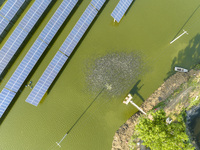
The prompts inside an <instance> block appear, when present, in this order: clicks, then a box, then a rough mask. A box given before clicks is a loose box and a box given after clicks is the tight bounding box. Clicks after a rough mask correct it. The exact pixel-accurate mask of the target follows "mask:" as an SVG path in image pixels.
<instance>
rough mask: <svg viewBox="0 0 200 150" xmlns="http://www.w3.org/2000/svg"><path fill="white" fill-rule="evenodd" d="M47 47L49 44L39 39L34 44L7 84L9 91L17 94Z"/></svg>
mask: <svg viewBox="0 0 200 150" xmlns="http://www.w3.org/2000/svg"><path fill="white" fill-rule="evenodd" d="M46 47H47V44H46V43H44V42H42V41H41V40H39V39H37V40H36V41H35V42H34V44H33V45H32V47H31V48H30V50H29V51H28V53H27V54H26V56H25V57H24V59H23V60H22V61H21V63H20V64H19V66H18V67H17V69H16V70H15V72H14V73H13V75H12V76H11V78H10V79H9V81H8V82H7V84H6V86H5V87H6V88H7V89H10V90H12V91H14V92H16V93H17V91H18V90H19V88H20V87H21V86H22V84H23V83H24V81H25V79H26V78H27V76H28V75H29V73H30V72H31V70H32V69H33V67H34V66H35V64H36V63H37V61H38V59H39V58H40V56H41V55H42V53H43V52H44V50H45V49H46Z"/></svg>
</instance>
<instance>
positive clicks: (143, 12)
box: [0, 0, 200, 150]
mask: <svg viewBox="0 0 200 150" xmlns="http://www.w3.org/2000/svg"><path fill="white" fill-rule="evenodd" d="M61 2H62V1H61V0H58V1H56V3H55V4H54V6H53V7H52V8H51V10H50V11H49V12H48V14H47V15H46V17H45V18H44V19H43V21H42V22H41V23H40V25H39V26H38V28H37V30H36V31H35V32H34V33H33V34H32V37H31V38H30V40H29V41H28V42H27V44H26V45H25V47H24V48H23V49H22V50H21V52H20V53H19V55H18V57H16V60H15V61H14V63H13V65H12V66H11V67H10V68H9V70H8V72H7V74H6V76H5V77H4V78H3V80H2V81H1V83H0V90H2V89H3V87H4V86H5V84H6V83H7V81H8V80H9V78H10V77H11V75H12V74H13V72H14V71H15V69H16V68H17V66H18V65H19V63H20V62H21V60H22V59H23V57H24V56H25V54H26V53H27V52H28V50H29V49H30V47H31V46H32V44H33V43H34V41H35V40H36V38H37V37H38V35H39V34H40V32H41V31H42V30H43V28H44V26H45V25H46V24H47V22H48V20H49V19H50V18H51V16H52V15H53V14H54V12H55V11H56V9H57V8H58V7H59V5H60V3H61ZM89 3H90V0H83V1H81V2H80V3H79V4H78V5H77V8H76V10H75V11H74V12H73V13H72V14H71V16H70V18H68V20H67V21H66V22H65V25H64V26H63V27H62V29H61V30H60V32H59V34H58V35H57V36H56V38H55V40H54V41H53V42H52V43H51V44H50V45H51V46H50V48H48V49H47V50H46V52H45V54H44V56H43V57H42V59H41V60H40V61H39V64H38V65H37V66H36V67H35V68H34V71H33V72H32V73H31V75H30V76H29V77H28V79H27V81H26V82H27V83H28V82H29V81H32V82H33V85H35V84H36V82H37V81H38V79H39V78H40V76H41V75H42V73H43V71H44V70H45V68H46V67H47V66H48V64H49V63H50V61H51V60H52V58H53V56H54V55H55V54H56V52H57V51H58V49H59V47H60V46H61V45H62V43H63V42H64V40H65V39H66V37H67V36H68V34H69V33H70V31H71V30H72V28H73V26H74V25H75V24H76V22H77V21H78V19H79V18H80V16H81V15H82V13H83V12H84V10H85V9H86V7H87V6H88V4H89ZM117 3H118V1H115V0H110V1H107V3H106V4H105V5H104V7H103V9H102V10H101V12H100V13H99V14H98V15H97V18H96V19H95V21H94V22H93V23H92V25H91V27H90V28H89V30H88V31H87V33H86V34H85V36H84V38H83V39H82V40H81V42H80V43H79V44H78V46H77V48H76V49H75V51H74V53H73V55H72V56H71V57H70V59H68V61H67V63H66V65H65V66H64V67H63V69H62V71H61V72H60V74H59V75H58V77H57V78H56V80H55V82H54V83H53V84H52V86H51V88H50V89H49V91H48V92H47V94H46V95H45V97H44V98H43V100H42V101H41V103H40V104H39V105H38V107H34V106H32V105H30V104H28V103H26V102H25V99H26V98H27V96H28V95H29V94H30V92H31V89H30V88H29V87H26V88H23V89H22V90H21V91H20V92H19V94H18V97H17V98H16V100H15V103H14V105H13V106H12V107H11V109H10V111H9V112H8V114H7V116H6V117H5V119H4V120H3V121H2V123H1V125H0V135H1V136H0V149H2V150H48V149H53V150H54V149H64V150H65V149H66V150H110V149H111V146H112V140H113V136H114V134H115V131H116V130H117V129H118V128H119V127H120V126H121V125H122V124H123V123H124V122H125V121H126V120H127V119H128V118H129V117H130V116H131V115H133V114H134V113H135V112H136V111H137V110H136V109H135V108H134V107H133V106H131V105H128V106H126V105H124V104H123V103H122V101H123V100H124V98H125V97H126V96H127V94H128V93H129V91H131V90H132V88H134V86H135V84H136V83H138V85H137V86H138V88H136V89H137V90H138V91H135V92H137V93H139V95H140V96H138V95H137V94H135V95H134V96H133V101H134V102H135V103H137V104H138V105H140V104H142V102H143V100H145V99H147V98H148V97H149V96H150V95H151V94H152V93H153V92H154V90H156V89H157V88H158V87H159V86H160V85H161V84H162V83H163V81H164V80H165V79H166V78H168V77H169V75H171V74H172V73H173V68H174V66H180V67H184V68H187V69H191V68H192V67H193V66H194V65H195V64H196V63H199V60H200V58H199V53H200V46H199V41H200V34H199V31H200V21H199V19H198V16H199V14H200V8H199V5H200V2H199V0H191V1H187V0H176V1H174V0H162V1H160V0H148V1H147V0H140V1H139V0H135V1H134V3H133V4H132V5H131V7H130V8H129V10H128V11H127V13H126V15H125V16H124V17H123V18H122V20H121V22H120V23H119V24H118V23H114V22H113V18H112V17H111V16H110V14H111V13H112V11H113V10H114V8H115V6H116V5H117ZM32 4H33V1H32V2H31V3H30V4H29V6H28V7H27V8H26V10H25V11H24V12H23V14H22V15H21V16H20V18H19V19H18V21H17V22H16V23H15V25H14V26H13V27H12V29H11V30H10V31H9V33H8V34H7V36H6V37H5V39H4V40H3V42H2V43H1V45H0V47H2V46H3V44H4V43H5V42H6V40H7V39H8V37H9V36H10V35H11V33H12V31H13V30H14V29H15V27H16V26H17V24H18V23H19V21H20V20H21V19H22V17H23V16H24V15H25V13H26V12H27V11H28V8H30V6H31V5H32ZM183 29H184V30H186V31H187V32H188V33H189V34H188V35H184V36H182V37H181V38H180V39H178V40H177V41H176V42H174V43H173V44H171V45H170V44H169V43H170V41H172V40H173V39H174V38H175V36H176V37H177V36H178V35H180V34H181V33H182V32H183ZM117 54H119V55H121V54H126V55H127V57H125V56H124V55H123V56H124V57H123V58H125V59H126V58H129V57H128V56H129V54H130V55H132V54H133V55H134V56H137V55H138V56H139V57H140V58H141V59H140V60H141V62H142V63H140V64H141V65H140V69H141V70H142V71H140V70H139V71H137V72H139V73H135V74H137V76H134V75H133V78H134V77H135V78H136V80H132V81H134V82H130V83H129V82H124V84H123V82H122V81H121V82H120V84H119V85H122V86H123V87H128V88H123V90H122V92H121V93H120V94H115V93H114V94H109V91H108V90H107V89H105V90H102V88H103V87H102V86H96V89H95V90H88V89H90V88H91V87H89V86H90V85H92V86H94V85H93V84H90V85H88V79H89V78H88V76H91V75H92V73H93V71H94V66H95V63H96V62H97V61H98V60H100V59H102V58H108V56H109V57H110V56H117ZM119 60H121V59H119ZM111 62H112V61H111ZM119 62H121V61H119ZM127 62H128V61H127ZM90 66H93V67H90ZM111 66H112V65H111ZM132 66H133V68H134V64H133V65H132ZM115 67H116V66H115ZM119 68H120V67H119ZM90 69H91V70H90ZM106 70H107V71H109V68H107V69H106ZM110 71H111V72H112V67H110ZM108 74H109V72H108ZM103 79H104V78H103ZM138 81H139V82H138ZM115 82H119V81H114V80H112V83H109V84H111V87H112V85H114V83H115ZM99 84H102V83H99ZM103 84H104V82H103ZM101 91H102V92H101ZM118 93H119V92H118ZM95 98H96V100H95V101H94V103H93V104H92V105H91V106H90V107H89V109H88V110H87V111H86V112H85V114H84V115H83V116H82V117H81V119H80V120H79V121H78V122H77V123H76V125H75V126H74V127H73V128H72V130H71V131H70V133H69V134H68V135H67V136H66V138H65V139H64V140H63V141H62V143H61V144H60V145H61V146H62V147H61V148H59V147H58V146H57V144H56V142H59V141H60V140H61V139H62V137H63V136H64V135H65V134H66V132H67V131H69V130H70V128H71V127H72V126H73V125H74V123H75V122H76V121H77V119H79V117H80V116H81V115H82V114H83V112H84V111H85V110H86V109H87V108H88V106H89V105H90V104H91V103H92V102H93V100H94V99H95Z"/></svg>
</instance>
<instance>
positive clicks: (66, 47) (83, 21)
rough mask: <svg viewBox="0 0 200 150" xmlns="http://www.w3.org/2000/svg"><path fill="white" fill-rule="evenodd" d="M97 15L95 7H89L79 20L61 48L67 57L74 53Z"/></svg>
mask: <svg viewBox="0 0 200 150" xmlns="http://www.w3.org/2000/svg"><path fill="white" fill-rule="evenodd" d="M97 13H98V11H97V10H96V9H95V8H94V7H92V5H89V6H88V7H87V9H86V10H85V12H84V13H83V15H82V16H81V18H80V19H79V20H78V22H77V23H76V25H75V26H74V28H73V29H72V31H71V32H70V34H69V35H68V37H67V38H66V40H65V41H64V43H63V44H62V46H61V47H60V51H61V52H63V53H64V54H66V55H67V56H69V55H70V54H71V53H72V51H73V50H74V48H75V47H76V45H77V44H78V42H79V41H80V39H81V38H82V36H83V34H84V33H85V31H86V30H87V28H88V27H89V25H90V24H91V22H92V21H93V19H94V17H95V16H96V15H97Z"/></svg>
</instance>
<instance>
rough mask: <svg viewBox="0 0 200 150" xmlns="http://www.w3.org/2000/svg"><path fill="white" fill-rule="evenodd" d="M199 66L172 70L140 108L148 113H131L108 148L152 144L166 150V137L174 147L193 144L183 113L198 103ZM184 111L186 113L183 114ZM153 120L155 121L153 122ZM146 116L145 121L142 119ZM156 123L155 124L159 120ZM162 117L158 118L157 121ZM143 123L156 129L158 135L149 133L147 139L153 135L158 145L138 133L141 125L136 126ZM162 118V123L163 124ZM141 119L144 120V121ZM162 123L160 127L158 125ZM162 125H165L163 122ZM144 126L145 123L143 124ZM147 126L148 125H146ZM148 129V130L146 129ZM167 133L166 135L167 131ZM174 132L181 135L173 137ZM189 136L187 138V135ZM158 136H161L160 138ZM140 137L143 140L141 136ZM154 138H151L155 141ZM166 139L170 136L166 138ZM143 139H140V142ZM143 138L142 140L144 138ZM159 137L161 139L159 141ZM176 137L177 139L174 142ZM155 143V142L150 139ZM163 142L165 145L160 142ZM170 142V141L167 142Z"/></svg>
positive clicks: (114, 148)
mask: <svg viewBox="0 0 200 150" xmlns="http://www.w3.org/2000/svg"><path fill="white" fill-rule="evenodd" d="M198 67H199V66H197V67H196V68H197V69H192V70H190V71H189V72H187V73H181V72H176V73H175V74H174V75H172V76H171V77H169V78H168V79H167V80H166V81H165V82H164V83H163V84H162V85H161V86H160V87H159V88H158V89H157V90H156V91H155V92H154V93H153V94H152V95H151V96H150V97H149V98H148V99H147V100H146V101H145V102H144V103H143V104H142V105H141V106H140V107H141V108H142V109H143V110H144V111H145V112H148V113H147V114H148V115H147V116H145V115H143V114H142V113H141V112H137V113H136V114H134V115H133V116H131V117H130V118H129V119H128V120H127V121H126V122H125V123H124V124H123V125H122V126H121V127H120V128H119V129H118V130H117V131H116V133H115V135H114V137H113V138H114V139H113V143H112V150H130V149H137V150H139V149H147V148H146V147H145V146H144V145H145V144H146V145H148V146H150V147H152V148H153V149H155V148H154V147H158V149H159V148H161V149H166V150H167V149H169V150H170V146H169V147H167V146H166V143H168V144H170V140H166V137H169V136H170V137H171V139H173V138H174V139H176V140H177V141H176V142H174V144H175V145H174V147H175V148H176V146H177V147H179V148H180V149H193V148H194V147H193V146H192V145H191V143H193V144H194V145H195V138H192V137H191V136H192V135H191V133H190V132H189V131H190V130H189V128H188V130H187V131H188V132H187V134H186V126H187V127H188V125H189V124H187V125H185V118H187V120H190V119H188V116H187V117H185V115H187V112H189V111H191V109H194V107H195V106H196V105H198V104H199V103H200V71H199V68H198ZM185 112H186V113H185ZM156 118H159V119H157V121H154V120H156ZM167 118H168V119H169V120H170V124H169V123H168V126H167V127H169V129H168V130H167V131H169V132H167V131H164V130H163V132H162V130H161V129H163V128H166V126H165V125H167V123H166V119H167ZM145 119H146V121H144V120H145ZM158 120H159V121H160V123H159V121H158ZM161 120H162V121H161ZM142 121H143V124H144V125H145V123H146V125H148V126H149V124H148V123H147V122H148V121H149V123H150V124H151V125H152V124H153V125H154V126H152V128H154V127H155V126H156V129H157V130H158V131H159V132H160V133H161V132H162V134H159V135H157V136H155V135H153V132H155V131H153V130H152V131H151V132H152V134H149V139H151V138H152V139H153V138H155V139H156V138H157V140H158V141H159V140H160V142H158V143H160V144H161V145H159V144H158V143H157V144H158V145H149V144H148V140H149V139H147V138H144V137H143V136H142V135H141V133H144V132H142V128H139V126H138V125H141V122H142ZM163 121H164V122H165V123H163ZM144 122H145V123H144ZM161 124H162V125H163V126H162V125H161ZM164 124H165V125H164ZM178 127H180V128H179V130H178V131H179V133H178V131H177V133H176V132H172V130H173V129H175V128H177V129H178ZM143 128H144V129H145V128H147V126H146V127H145V126H144V127H143ZM150 129H151V128H150ZM148 130H149V129H148ZM169 133H170V134H169ZM177 134H181V136H179V137H177V136H176V135H177ZM188 135H190V138H188ZM161 137H162V138H161ZM142 138H143V139H142ZM155 139H154V140H155ZM168 139H170V138H168ZM142 140H143V141H142ZM145 140H146V141H145ZM163 140H164V141H165V142H163ZM178 140H179V142H178ZM154 143H156V142H154ZM162 143H165V145H162ZM171 144H172V143H171Z"/></svg>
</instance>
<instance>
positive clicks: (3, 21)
mask: <svg viewBox="0 0 200 150" xmlns="http://www.w3.org/2000/svg"><path fill="white" fill-rule="evenodd" d="M24 2H25V0H19V1H12V0H8V1H7V2H6V3H5V5H4V6H3V8H2V9H1V10H0V35H1V34H2V32H3V31H4V30H5V28H6V27H7V25H8V24H9V23H10V21H11V20H12V18H13V17H14V16H15V14H16V13H17V12H18V10H19V9H20V7H21V6H22V5H23V3H24Z"/></svg>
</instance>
